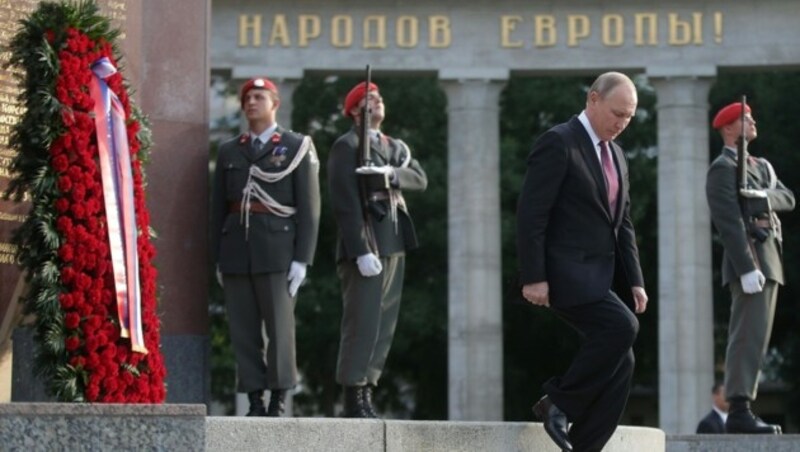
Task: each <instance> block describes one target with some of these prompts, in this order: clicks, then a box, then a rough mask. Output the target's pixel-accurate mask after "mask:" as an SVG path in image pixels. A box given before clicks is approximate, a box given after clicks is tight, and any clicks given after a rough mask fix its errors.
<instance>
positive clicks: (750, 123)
mask: <svg viewBox="0 0 800 452" xmlns="http://www.w3.org/2000/svg"><path fill="white" fill-rule="evenodd" d="M744 120H745V127H744V130H745V134H746V136H747V141H753V140H755V139H756V137H757V136H758V130H757V129H756V120H755V119H753V117H752V116H751V115H750V113H747V114H745V115H744ZM731 127H733V130H734V133H735V134H736V136H737V137H738V136H739V135H741V133H742V132H741V130H742V120H741V119H737V120H736V121H734V122H733V123H732V124H731Z"/></svg>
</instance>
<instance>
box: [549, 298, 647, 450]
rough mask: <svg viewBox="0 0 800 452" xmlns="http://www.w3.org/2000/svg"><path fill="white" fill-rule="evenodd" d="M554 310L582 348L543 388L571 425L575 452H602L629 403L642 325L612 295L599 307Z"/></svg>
mask: <svg viewBox="0 0 800 452" xmlns="http://www.w3.org/2000/svg"><path fill="white" fill-rule="evenodd" d="M553 309H554V311H555V312H556V314H557V315H559V316H560V317H561V318H562V319H563V320H565V321H566V322H567V323H568V324H569V325H571V326H572V327H573V328H575V329H576V330H577V331H578V334H579V335H580V338H581V345H580V348H579V349H578V353H577V354H576V355H575V358H574V359H573V360H572V363H571V364H570V366H569V368H568V369H567V371H566V373H564V375H563V376H561V377H553V378H551V379H550V380H548V381H547V382H545V384H544V386H543V388H544V391H545V393H547V395H548V396H549V397H550V400H552V402H553V403H554V404H555V405H556V406H557V407H558V408H560V409H561V410H562V411H563V412H564V413H566V415H567V418H568V419H569V421H570V422H572V427H571V428H570V430H569V439H570V442H571V443H572V445H573V447H574V448H575V450H576V451H582V452H583V451H600V450H602V448H603V446H604V445H605V444H606V442H607V441H608V440H609V438H611V435H612V434H613V433H614V430H616V428H617V424H619V420H620V418H621V417H622V412H623V411H624V410H625V405H626V404H627V401H628V393H629V391H630V385H631V378H632V377H633V368H634V355H633V349H632V346H633V342H634V341H635V340H636V335H637V334H638V332H639V320H638V319H637V318H636V316H635V315H634V314H633V312H631V310H630V309H629V308H628V307H627V306H625V304H624V303H623V302H622V300H620V299H619V297H618V296H617V295H616V294H615V293H614V292H611V291H609V293H608V295H606V297H605V298H603V299H602V300H601V301H598V302H594V303H589V304H581V305H577V306H570V307H566V308H558V307H553Z"/></svg>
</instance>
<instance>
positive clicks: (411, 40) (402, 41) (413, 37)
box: [395, 16, 419, 49]
mask: <svg viewBox="0 0 800 452" xmlns="http://www.w3.org/2000/svg"><path fill="white" fill-rule="evenodd" d="M395 35H396V36H397V47H401V48H405V49H410V48H412V47H416V46H417V44H418V43H419V21H418V20H417V18H416V17H414V16H400V17H398V18H397V23H396V29H395Z"/></svg>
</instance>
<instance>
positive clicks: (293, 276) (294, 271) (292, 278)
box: [286, 261, 308, 297]
mask: <svg viewBox="0 0 800 452" xmlns="http://www.w3.org/2000/svg"><path fill="white" fill-rule="evenodd" d="M307 266H308V265H307V264H304V263H302V262H296V261H292V264H291V265H290V266H289V276H288V277H287V278H286V279H287V280H288V281H289V295H291V296H292V297H294V296H295V295H297V290H298V289H299V288H300V284H302V283H303V280H304V279H306V267H307Z"/></svg>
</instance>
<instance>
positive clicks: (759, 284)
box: [739, 269, 767, 295]
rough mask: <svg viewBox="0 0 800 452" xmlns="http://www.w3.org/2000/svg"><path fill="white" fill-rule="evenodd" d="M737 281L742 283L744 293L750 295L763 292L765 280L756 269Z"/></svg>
mask: <svg viewBox="0 0 800 452" xmlns="http://www.w3.org/2000/svg"><path fill="white" fill-rule="evenodd" d="M739 280H740V281H741V282H742V290H743V291H744V293H746V294H751V295H752V294H754V293H759V292H761V291H762V290H764V283H765V282H767V278H766V277H765V276H764V274H763V273H761V270H758V269H756V270H753V271H751V272H748V273H745V274H744V275H742V276H740V277H739Z"/></svg>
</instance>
